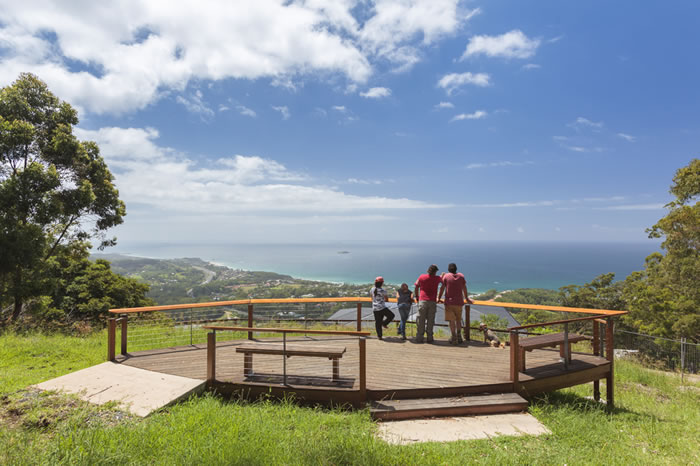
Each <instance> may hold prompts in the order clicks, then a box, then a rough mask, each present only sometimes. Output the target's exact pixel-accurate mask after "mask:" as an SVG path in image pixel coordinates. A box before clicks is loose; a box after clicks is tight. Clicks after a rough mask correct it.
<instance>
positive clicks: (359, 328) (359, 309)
mask: <svg viewBox="0 0 700 466" xmlns="http://www.w3.org/2000/svg"><path fill="white" fill-rule="evenodd" d="M357 331H358V332H361V331H362V303H357Z"/></svg>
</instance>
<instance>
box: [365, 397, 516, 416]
mask: <svg viewBox="0 0 700 466" xmlns="http://www.w3.org/2000/svg"><path fill="white" fill-rule="evenodd" d="M526 409H527V401H526V400H525V399H523V398H522V397H520V396H519V395H517V394H515V393H508V394H499V395H486V396H475V397H459V398H434V399H420V400H392V401H388V402H387V401H375V402H373V403H372V408H371V409H370V414H371V415H372V417H373V418H374V419H382V420H397V419H415V418H420V417H436V416H460V415H467V414H496V413H508V412H517V411H524V410H526Z"/></svg>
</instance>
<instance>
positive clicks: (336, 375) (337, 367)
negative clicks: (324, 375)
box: [333, 358, 340, 382]
mask: <svg viewBox="0 0 700 466" xmlns="http://www.w3.org/2000/svg"><path fill="white" fill-rule="evenodd" d="M338 379H340V360H339V359H338V358H333V381H334V382H337V381H338Z"/></svg>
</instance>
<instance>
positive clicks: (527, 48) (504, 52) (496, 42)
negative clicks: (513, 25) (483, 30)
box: [460, 29, 541, 60]
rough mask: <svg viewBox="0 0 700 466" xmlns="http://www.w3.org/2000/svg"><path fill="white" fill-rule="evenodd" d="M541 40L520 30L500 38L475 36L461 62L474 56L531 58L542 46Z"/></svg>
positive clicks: (470, 40)
mask: <svg viewBox="0 0 700 466" xmlns="http://www.w3.org/2000/svg"><path fill="white" fill-rule="evenodd" d="M540 42H541V41H540V40H539V39H530V38H528V37H527V36H526V35H525V34H523V32H522V31H520V30H519V29H514V30H512V31H510V32H506V33H505V34H501V35H500V36H474V37H472V38H471V39H469V43H468V44H467V48H466V49H465V50H464V53H463V54H462V57H461V58H460V60H465V59H467V58H469V57H472V56H474V55H487V56H489V57H504V58H530V57H532V56H533V55H535V52H536V51H537V47H539V46H540Z"/></svg>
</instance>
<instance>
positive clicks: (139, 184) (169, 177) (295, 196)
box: [75, 128, 449, 216]
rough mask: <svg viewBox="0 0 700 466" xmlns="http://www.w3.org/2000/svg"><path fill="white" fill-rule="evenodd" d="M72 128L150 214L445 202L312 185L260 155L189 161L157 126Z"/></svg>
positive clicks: (129, 200)
mask: <svg viewBox="0 0 700 466" xmlns="http://www.w3.org/2000/svg"><path fill="white" fill-rule="evenodd" d="M75 133H76V136H77V137H78V138H80V139H83V140H85V139H87V140H94V141H96V142H97V143H98V144H99V145H100V148H101V152H102V155H103V156H104V158H105V160H106V162H107V163H108V165H109V167H110V168H111V169H112V171H113V173H114V175H115V179H116V181H115V182H116V186H117V187H118V189H119V192H120V197H121V198H122V199H124V201H125V202H126V204H127V206H129V205H140V206H144V205H145V206H148V207H149V208H150V209H155V211H156V212H165V213H178V214H192V215H226V214H239V213H242V214H246V213H249V214H250V213H254V214H255V215H258V214H260V215H262V214H264V213H265V212H268V213H280V212H283V213H286V214H287V215H289V214H290V213H294V214H295V215H302V216H304V215H305V216H308V215H312V214H314V213H316V214H319V215H320V214H326V213H331V214H336V215H337V214H338V213H339V212H340V213H342V212H354V211H367V210H371V211H373V212H376V211H378V210H381V209H387V210H395V209H424V208H434V207H437V208H439V207H449V206H448V205H442V204H432V203H428V202H423V201H418V200H412V199H406V198H388V197H381V196H358V195H352V194H347V193H344V192H342V191H339V190H337V189H334V188H331V187H328V186H324V185H319V184H315V183H313V180H312V179H311V178H310V177H309V176H308V175H306V174H303V173H298V172H295V171H292V170H289V169H288V168H287V167H286V166H284V165H283V164H281V163H279V162H277V161H275V160H271V159H268V158H263V157H259V156H244V155H234V156H228V157H221V158H219V159H216V160H208V161H202V162H195V161H193V160H191V159H190V158H188V157H187V155H186V154H182V153H178V152H177V151H174V150H172V149H169V148H164V147H160V146H158V145H157V144H156V140H157V139H158V131H157V130H155V129H152V128H101V129H100V130H97V131H90V130H84V129H80V128H77V129H76V131H75ZM379 214H381V213H379Z"/></svg>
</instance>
